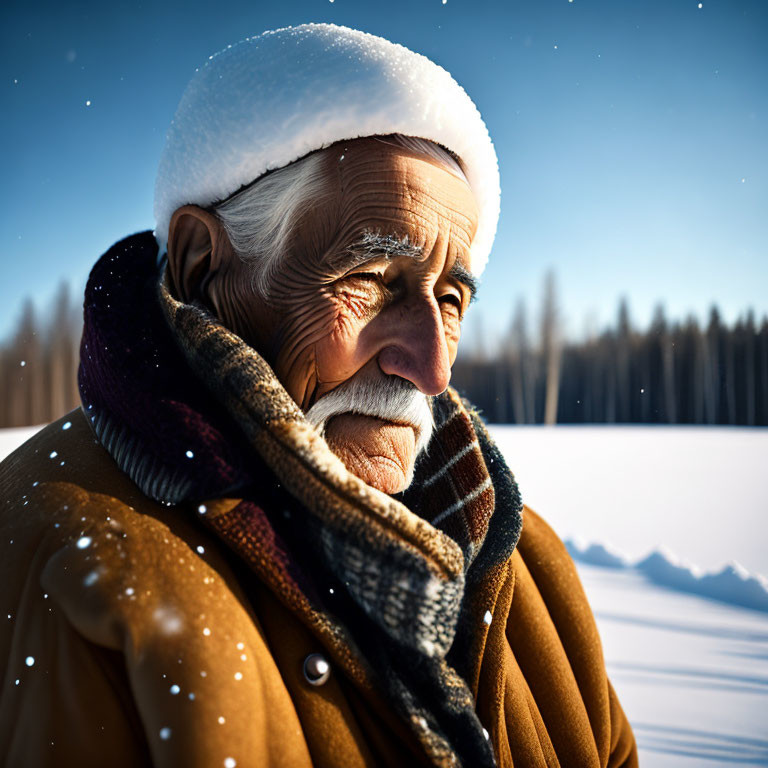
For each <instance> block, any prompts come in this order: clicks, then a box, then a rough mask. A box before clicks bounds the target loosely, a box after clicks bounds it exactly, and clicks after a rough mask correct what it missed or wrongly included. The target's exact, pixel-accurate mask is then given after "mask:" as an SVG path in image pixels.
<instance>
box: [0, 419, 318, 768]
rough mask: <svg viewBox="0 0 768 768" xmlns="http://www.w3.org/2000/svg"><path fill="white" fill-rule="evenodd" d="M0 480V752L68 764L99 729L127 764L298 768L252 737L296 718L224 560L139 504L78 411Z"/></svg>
mask: <svg viewBox="0 0 768 768" xmlns="http://www.w3.org/2000/svg"><path fill="white" fill-rule="evenodd" d="M67 422H70V425H69V426H68V427H67V428H66V429H64V424H66V423H67ZM54 453H55V454H56V455H55V456H52V454H54ZM0 480H1V481H2V485H0V487H1V488H2V491H3V497H4V498H2V500H1V501H2V509H0V530H2V532H3V535H4V536H7V537H8V538H7V541H10V542H11V544H10V546H9V548H8V551H7V555H6V557H4V558H3V561H2V563H0V578H2V579H3V583H4V590H3V601H4V605H3V610H4V611H6V612H7V613H8V615H9V617H11V619H10V620H9V621H8V622H7V623H6V624H5V625H4V627H3V629H2V630H0V663H5V664H6V671H5V674H6V679H7V677H8V675H9V674H10V675H13V676H14V677H15V678H18V679H19V683H18V686H13V687H12V689H10V691H6V692H4V694H3V695H2V696H0V715H2V717H0V720H2V722H3V726H2V727H1V728H0V750H2V751H3V752H5V753H6V754H8V752H7V751H6V750H12V752H13V754H16V755H24V756H27V755H29V754H31V752H30V750H34V749H35V748H36V747H35V746H34V744H35V743H38V742H39V743H45V744H48V743H51V744H53V745H54V749H53V751H52V752H51V756H50V757H51V762H50V763H49V762H46V760H45V759H43V757H44V756H41V759H40V761H39V762H38V763H35V764H40V765H44V764H45V765H47V764H51V765H53V764H59V765H61V764H68V763H67V762H66V761H67V760H69V759H70V758H71V757H73V756H78V758H82V757H83V756H84V755H86V754H87V753H88V748H87V744H88V743H89V740H90V741H91V742H92V743H94V744H95V743H97V742H98V741H99V740H98V739H96V738H95V735H96V732H97V731H99V729H100V728H101V726H102V725H104V727H105V729H106V731H105V732H108V733H111V738H113V739H114V740H115V743H121V744H124V745H126V746H125V754H126V755H127V756H129V757H126V760H128V762H127V763H126V764H131V762H130V761H131V760H133V761H134V763H133V764H143V763H145V762H147V760H146V755H147V754H151V756H152V763H153V764H156V765H177V764H189V765H204V764H210V765H214V764H215V765H220V764H222V763H223V761H224V759H225V758H226V757H229V756H232V757H235V758H236V756H235V755H232V754H231V751H232V750H235V751H236V752H237V753H238V754H239V755H243V754H249V753H250V754H253V755H256V756H260V757H261V758H263V762H261V763H260V764H263V765H276V764H279V763H280V762H281V761H282V760H283V759H285V760H288V759H290V760H293V761H294V762H295V764H296V765H306V764H308V756H307V749H306V744H305V743H304V741H303V739H298V740H296V742H295V746H293V747H291V748H290V749H288V748H286V749H285V750H278V752H279V754H278V755H277V756H274V755H272V756H270V755H269V754H268V753H267V752H266V751H265V750H268V749H269V748H270V746H269V744H268V743H267V742H265V741H264V739H263V735H264V734H263V732H262V731H261V727H254V724H256V725H258V724H259V723H261V726H263V727H264V728H267V727H269V724H270V723H273V725H275V727H277V725H276V723H277V720H278V719H279V720H280V721H281V722H284V723H285V724H286V727H288V728H290V729H292V730H293V731H294V732H295V733H300V727H299V722H298V719H297V716H296V712H295V708H294V706H293V703H292V702H291V699H290V697H289V695H288V693H287V691H286V689H285V686H284V685H283V684H282V681H281V676H280V671H279V670H278V668H277V665H276V663H275V661H274V659H273V657H272V654H271V652H270V649H269V647H268V644H267V641H266V639H265V636H264V632H263V630H262V627H261V623H260V621H259V619H258V617H257V616H256V615H255V613H254V610H253V607H252V604H251V602H250V600H249V599H248V596H247V595H245V594H244V592H243V587H242V585H241V584H240V583H239V582H238V579H237V577H236V575H235V574H234V572H233V571H232V569H231V567H230V565H229V560H228V557H227V552H226V550H225V549H224V547H223V545H221V544H220V543H219V541H218V539H217V538H215V537H214V536H213V534H211V533H209V532H208V531H207V530H206V529H205V528H204V527H203V526H201V525H199V524H198V523H197V521H195V520H194V519H189V517H188V516H189V515H190V514H192V513H191V512H190V511H189V510H184V509H181V508H170V507H164V506H163V505H161V504H159V503H157V502H154V501H153V500H151V499H149V498H148V497H146V496H144V495H143V494H142V493H141V491H140V490H139V489H138V488H137V487H136V486H135V485H133V483H132V482H131V481H130V480H129V479H128V478H127V477H126V476H125V475H124V474H123V473H122V472H121V471H120V470H119V468H118V467H117V465H116V464H115V463H114V461H113V460H112V459H111V457H110V456H109V454H108V453H107V452H106V451H104V449H103V448H102V447H101V446H100V445H99V444H98V443H97V442H95V440H94V438H93V436H92V433H91V431H90V428H89V426H88V424H87V422H86V421H85V418H84V416H83V414H82V413H81V412H80V411H76V412H72V413H71V414H68V415H67V417H65V418H64V419H62V420H60V421H59V422H54V423H53V424H51V425H49V426H48V427H46V428H45V429H43V430H41V431H40V432H39V433H37V434H36V435H35V436H33V437H32V438H31V439H30V440H29V441H27V443H25V444H24V445H23V446H21V447H20V448H19V449H18V450H17V451H15V452H14V453H13V454H12V455H11V456H9V457H8V459H6V461H5V462H3V464H2V466H0ZM235 502H236V500H232V503H235ZM224 503H226V502H224ZM29 659H32V660H33V662H32V664H31V665H30V664H29V662H28V660H29ZM73 681H77V684H76V685H74V686H73ZM64 699H66V700H67V702H68V705H66V706H65V704H64ZM86 711H87V712H90V713H91V714H90V715H88V716H87V717H85V716H84V713H85V712H86ZM41 712H43V713H44V712H52V713H54V714H55V715H56V716H55V717H53V716H52V717H51V718H50V719H48V720H46V718H45V717H43V716H41V715H40V714H39V713H41ZM131 712H133V713H134V716H131ZM35 713H38V714H35ZM78 713H79V714H78ZM94 713H95V714H94ZM102 714H103V718H102ZM104 718H106V720H105V722H104V723H102V719H104ZM59 721H61V722H59ZM64 722H68V727H67V728H63V727H62V723H64ZM222 724H227V726H228V727H227V728H224V727H222ZM65 731H66V732H65ZM232 733H235V734H237V736H236V737H235V738H231V739H229V740H228V739H227V734H232ZM19 734H21V736H19ZM24 734H27V735H28V736H29V739H26V738H25V737H24ZM170 735H173V736H174V738H170ZM48 736H50V739H48V741H46V739H47V737H48ZM57 744H58V745H59V746H58V747H57V746H55V745H57ZM129 745H132V746H131V747H130V748H129ZM54 752H55V755H56V756H55V758H54V757H53V755H54ZM103 754H104V752H101V755H102V757H103ZM275 757H276V759H275ZM46 759H47V758H46ZM62 761H63V762H62ZM201 761H202V762H201ZM240 762H241V761H240V760H238V764H239V763H240ZM78 763H79V764H85V765H88V764H91V763H89V762H88V760H85V761H84V762H83V760H82V759H78ZM93 764H96V763H93ZM117 764H120V765H122V763H116V765H117ZM286 764H293V763H286Z"/></svg>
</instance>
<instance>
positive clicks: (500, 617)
mask: <svg viewBox="0 0 768 768" xmlns="http://www.w3.org/2000/svg"><path fill="white" fill-rule="evenodd" d="M0 488H1V489H2V507H1V509H0V528H1V529H2V537H1V540H2V542H3V546H2V560H0V584H2V606H0V607H1V608H2V625H1V626H2V629H1V630H0V663H2V664H3V665H4V670H3V675H2V691H1V692H0V760H2V761H3V764H4V765H7V766H14V767H15V766H19V767H21V766H57V767H59V766H69V765H73V766H75V765H76V766H79V767H80V768H88V767H89V766H114V767H115V768H118V767H122V766H125V767H126V768H127V767H128V766H141V765H155V766H185V767H187V768H188V767H192V766H200V768H214V767H217V766H230V767H231V766H239V767H240V768H251V767H254V768H278V766H280V767H281V768H304V767H307V768H308V767H309V766H318V767H319V768H332V767H337V766H341V767H344V768H357V767H358V766H359V767H360V768H362V766H409V765H424V764H427V763H426V760H425V758H424V756H423V754H422V753H421V752H420V750H419V748H418V745H417V744H416V743H415V740H414V739H413V737H412V736H411V735H410V732H409V731H408V729H406V728H405V727H404V725H403V724H402V723H401V722H400V721H399V720H398V718H397V717H396V716H395V714H394V713H393V712H391V711H390V710H389V708H388V706H387V704H386V702H385V701H384V700H383V699H382V698H381V697H379V696H377V694H376V693H375V692H372V691H365V690H360V689H358V688H357V687H356V686H355V685H354V684H353V683H352V682H351V681H350V680H349V679H348V678H347V677H346V676H345V675H344V674H343V672H341V671H340V670H338V669H335V668H334V664H333V663H331V670H330V675H329V677H328V679H327V681H326V682H325V683H324V684H322V685H311V684H309V682H308V680H307V678H306V677H305V675H304V672H303V669H304V660H305V659H306V657H307V656H308V655H309V654H312V653H320V654H324V653H325V649H324V647H323V644H322V642H321V641H319V640H318V638H317V637H316V636H314V635H313V633H312V632H311V631H310V629H309V628H308V627H307V626H306V625H305V624H304V623H302V622H301V621H300V620H299V618H298V617H297V616H295V615H294V614H292V612H291V611H290V610H289V609H287V608H286V607H284V606H283V604H281V602H280V601H279V600H278V599H276V596H275V595H274V594H273V593H272V592H271V591H270V590H269V589H268V588H266V586H264V585H258V584H257V585H256V586H255V587H254V586H252V585H251V582H250V581H249V582H248V584H249V585H250V586H248V587H247V589H246V587H245V586H244V585H245V583H246V582H245V581H244V580H243V578H242V573H241V571H240V569H239V566H238V564H237V563H236V562H234V561H233V559H232V557H231V555H230V554H228V553H227V552H226V551H225V549H224V548H223V547H222V545H221V543H220V542H219V541H218V540H217V539H216V538H215V537H214V536H213V535H212V533H211V532H210V531H208V530H206V529H204V528H203V527H202V526H199V525H196V520H195V519H194V516H188V515H183V514H180V511H179V509H178V508H175V507H166V506H164V505H162V504H159V503H157V502H154V501H152V500H151V499H149V498H148V497H147V496H145V495H143V494H142V493H141V492H140V491H139V489H138V488H137V487H136V486H135V485H134V484H133V483H132V482H131V481H130V480H129V479H128V477H127V476H126V475H125V474H123V473H122V472H121V471H120V470H119V469H118V467H117V465H116V464H115V463H114V461H113V459H112V458H111V457H110V455H109V454H108V453H107V452H106V451H105V450H104V448H102V446H101V445H100V444H99V443H98V442H97V441H96V440H95V439H94V436H93V434H92V432H91V430H90V428H89V425H88V423H87V421H86V419H85V417H84V415H83V413H82V411H80V410H76V411H73V412H72V413H70V414H68V415H67V416H66V417H65V418H63V419H61V420H59V421H58V422H55V423H54V424H51V425H49V426H48V427H46V428H45V429H43V430H42V431H41V432H39V433H38V434H37V435H35V436H34V437H33V438H32V439H31V440H30V441H28V442H27V443H26V444H25V445H23V446H22V447H21V448H19V449H18V450H17V451H16V452H15V453H13V454H12V455H11V456H10V457H8V458H7V459H6V460H5V461H4V462H3V463H2V465H0ZM236 503H237V500H236V499H232V500H228V499H222V500H220V501H219V502H217V504H218V508H215V509H211V510H209V511H208V512H209V514H211V515H216V514H219V513H221V512H222V511H224V510H226V508H227V507H228V505H230V506H231V505H233V504H236ZM493 589H495V594H496V603H495V607H494V610H493V621H492V624H491V626H490V629H489V631H488V634H487V639H486V641H485V646H484V648H482V652H481V657H480V658H479V659H478V660H477V661H478V664H477V668H478V669H479V675H478V679H477V680H476V681H470V687H471V688H472V692H473V694H474V696H475V699H476V702H477V705H476V706H477V712H478V715H479V718H480V720H481V722H482V723H483V724H484V726H485V728H486V729H487V731H488V732H489V738H490V739H491V741H492V744H493V747H494V751H495V754H496V758H497V762H498V764H499V765H500V766H505V767H507V766H513V765H514V766H516V767H517V768H522V767H523V766H536V767H537V768H538V767H540V766H541V767H543V766H557V765H562V766H574V767H576V766H578V767H579V768H593V767H594V768H597V766H635V765H637V754H636V748H635V743H634V738H633V735H632V731H631V729H630V726H629V724H628V722H627V719H626V717H625V716H624V713H623V711H622V709H621V706H620V705H619V702H618V700H617V698H616V696H615V694H614V691H613V689H612V687H611V685H610V682H609V681H608V678H607V676H606V672H605V665H604V661H603V656H602V651H601V645H600V638H599V636H598V633H597V629H596V626H595V622H594V619H593V617H592V614H591V611H590V608H589V605H588V603H587V600H586V597H585V595H584V592H583V590H582V587H581V585H580V583H579V579H578V576H577V574H576V570H575V568H574V565H573V563H572V561H571V560H570V558H569V556H568V554H567V552H566V550H565V548H564V546H563V544H562V543H561V542H560V540H559V539H558V538H557V536H556V535H555V534H554V533H553V532H552V530H551V529H550V528H549V527H548V526H547V525H546V523H544V522H543V521H542V520H541V518H539V517H538V516H537V515H536V514H535V513H534V512H533V511H531V510H530V509H527V508H526V509H525V510H524V523H523V532H522V536H521V539H520V541H519V543H518V545H517V547H516V548H515V551H514V553H513V554H512V556H511V558H509V560H508V562H507V564H506V567H505V568H504V569H503V570H502V577H501V578H500V579H498V583H496V584H494V585H493ZM379 672H380V673H382V674H386V670H379Z"/></svg>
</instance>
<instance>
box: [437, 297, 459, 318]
mask: <svg viewBox="0 0 768 768" xmlns="http://www.w3.org/2000/svg"><path fill="white" fill-rule="evenodd" d="M438 301H439V302H440V304H451V305H453V306H454V307H456V309H458V310H459V314H461V310H462V306H461V299H460V298H459V297H458V296H456V295H455V294H453V293H446V294H445V296H441V297H440V298H439V299H438Z"/></svg>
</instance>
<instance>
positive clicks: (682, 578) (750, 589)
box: [565, 539, 768, 613]
mask: <svg viewBox="0 0 768 768" xmlns="http://www.w3.org/2000/svg"><path fill="white" fill-rule="evenodd" d="M565 546H566V548H567V549H568V552H569V553H570V555H571V557H572V558H573V559H574V560H576V561H577V562H582V563H587V564H589V565H597V566H601V567H603V568H616V569H622V570H636V571H639V572H640V573H642V574H643V575H644V576H645V578H646V579H647V580H648V581H650V582H652V583H653V584H658V585H659V586H662V587H667V588H669V589H674V590H677V591H679V592H688V593H690V594H694V595H700V596H702V597H706V598H709V599H711V600H719V601H720V602H723V603H729V604H730V605H739V606H742V607H744V608H751V609H752V610H755V611H764V612H767V613H768V579H766V578H765V577H763V576H760V575H759V574H755V575H753V574H750V573H749V572H748V571H747V570H746V569H745V568H743V567H742V566H741V565H739V564H738V563H735V562H734V563H729V564H728V565H726V566H725V567H724V568H723V569H722V570H721V571H718V572H716V573H703V572H702V571H701V569H699V568H697V567H696V566H693V565H688V564H686V563H683V562H681V561H680V560H679V559H678V558H676V557H675V556H674V555H673V554H672V553H671V552H669V551H668V550H666V549H664V548H660V549H657V550H655V551H654V552H652V553H651V554H650V555H648V556H647V557H645V558H643V559H642V560H640V561H638V562H635V563H633V562H631V561H630V560H628V559H627V558H625V557H624V556H623V555H621V554H620V553H619V552H616V551H614V550H613V549H611V548H610V547H609V546H606V545H605V544H598V543H591V544H589V545H583V544H581V543H580V542H577V541H575V540H573V539H566V541H565Z"/></svg>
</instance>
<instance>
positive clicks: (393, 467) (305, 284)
mask: <svg viewBox="0 0 768 768" xmlns="http://www.w3.org/2000/svg"><path fill="white" fill-rule="evenodd" d="M326 153H328V168H329V173H328V175H329V184H330V188H329V195H328V197H327V198H326V199H324V200H323V201H321V202H320V203H319V204H318V205H317V206H316V207H315V208H314V209H313V210H311V211H307V212H306V213H305V215H303V217H302V226H301V227H300V229H299V232H298V241H297V242H295V243H294V247H293V248H292V253H291V255H290V257H289V258H286V259H285V260H284V261H283V263H282V265H281V268H280V270H279V274H278V276H277V277H276V278H275V279H274V280H273V281H272V283H271V284H270V285H269V290H268V294H269V297H270V305H271V306H270V310H269V312H266V313H265V312H264V311H263V309H262V310H261V311H260V312H259V313H258V314H259V318H258V323H255V324H254V325H258V326H259V328H260V330H259V336H261V342H260V343H259V344H258V346H259V348H260V349H261V351H262V352H264V353H265V354H266V356H267V358H268V359H269V361H270V362H271V364H272V366H273V368H274V370H275V373H276V374H277V377H278V378H279V379H280V381H281V382H282V384H283V385H284V386H285V387H286V389H287V390H288V392H289V394H290V395H291V396H292V397H293V398H294V400H295V401H296V402H297V403H298V404H299V405H300V406H301V407H302V409H303V410H304V411H305V412H306V411H310V409H311V408H312V406H314V405H315V404H316V403H317V402H318V401H320V400H321V399H322V398H324V397H326V396H327V395H328V394H329V393H332V392H333V391H334V390H337V389H338V391H339V392H341V391H343V387H344V386H345V385H347V386H348V385H349V383H350V382H358V381H362V380H364V381H365V382H366V385H367V386H368V387H369V390H368V391H371V388H373V390H374V391H375V388H376V387H377V386H378V385H380V384H384V383H385V381H386V380H387V379H388V378H389V379H392V378H393V377H399V379H404V380H406V381H407V382H410V383H411V384H412V385H413V387H414V388H415V390H417V391H418V393H421V394H418V393H416V396H417V397H418V398H421V399H423V398H424V396H427V395H437V394H439V393H441V392H443V391H444V390H445V388H446V387H447V386H448V382H449V379H450V372H451V366H452V365H453V362H454V360H455V358H456V350H457V345H458V341H459V333H460V325H461V319H462V317H463V315H464V312H465V311H466V309H467V307H468V305H469V301H470V298H471V295H472V290H473V281H472V278H471V276H470V275H469V273H468V265H469V250H470V244H471V242H472V238H473V237H474V234H475V230H476V227H477V218H478V212H477V205H476V203H475V200H474V197H473V195H472V193H471V191H470V189H469V186H468V185H467V183H466V182H465V181H464V180H463V179H461V178H459V177H458V176H457V175H455V174H454V172H452V171H451V170H448V169H447V168H445V167H443V166H442V165H439V164H437V162H436V161H434V160H432V159H430V158H428V157H425V156H421V155H418V154H414V153H413V152H411V151H410V150H407V149H403V148H400V147H397V146H393V145H389V144H386V143H383V142H381V141H376V140H372V139H360V140H356V141H351V142H349V143H348V144H346V145H344V144H339V145H336V146H334V147H332V148H330V149H328V150H326ZM254 325H251V327H254ZM397 383H402V382H399V381H398V382H397ZM408 388H410V387H408ZM337 394H338V393H337ZM424 405H426V403H424ZM310 412H311V411H310ZM405 420H406V421H408V419H405ZM325 434H326V439H327V441H328V443H329V445H330V447H331V449H332V450H333V451H334V453H336V454H337V455H338V456H339V457H340V458H341V459H342V461H343V462H344V463H345V465H346V466H347V468H348V469H349V470H350V471H351V472H352V473H353V474H355V475H357V476H358V477H360V478H361V479H362V480H364V481H365V482H366V483H368V484H369V485H372V486H374V487H377V488H379V489H380V490H383V491H385V492H387V493H395V492H398V491H400V490H403V489H404V488H405V487H406V486H407V484H408V483H409V482H410V477H411V473H412V469H413V464H414V462H415V459H416V446H417V438H418V429H417V428H415V425H414V424H412V423H402V421H401V420H400V419H398V418H393V417H392V416H391V415H390V416H389V417H388V418H386V419H382V418H374V417H371V416H360V415H355V414H352V413H349V412H347V413H341V414H340V415H336V416H334V417H333V418H331V419H330V420H329V421H328V422H327V424H326V432H325Z"/></svg>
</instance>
